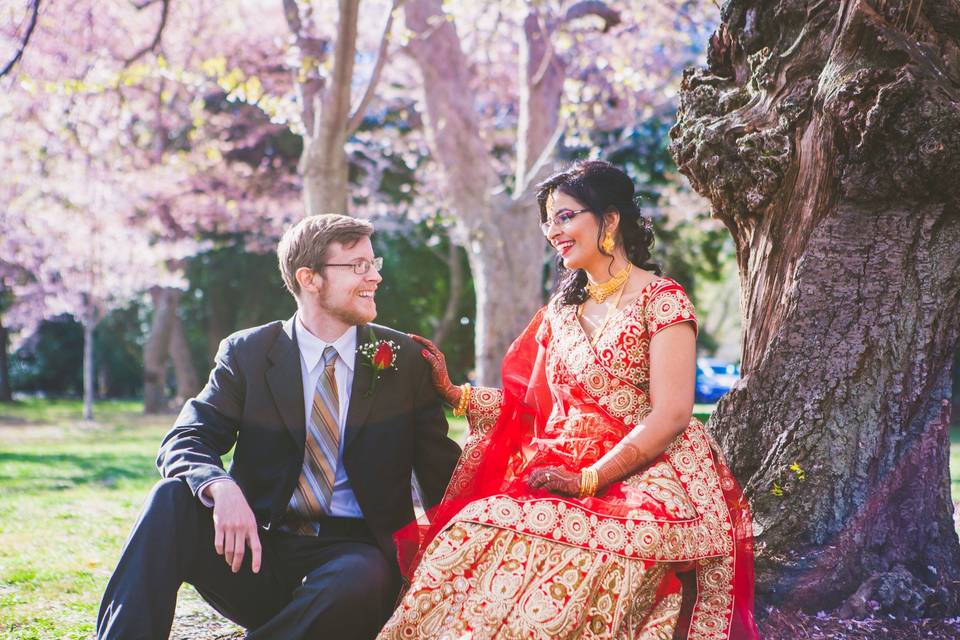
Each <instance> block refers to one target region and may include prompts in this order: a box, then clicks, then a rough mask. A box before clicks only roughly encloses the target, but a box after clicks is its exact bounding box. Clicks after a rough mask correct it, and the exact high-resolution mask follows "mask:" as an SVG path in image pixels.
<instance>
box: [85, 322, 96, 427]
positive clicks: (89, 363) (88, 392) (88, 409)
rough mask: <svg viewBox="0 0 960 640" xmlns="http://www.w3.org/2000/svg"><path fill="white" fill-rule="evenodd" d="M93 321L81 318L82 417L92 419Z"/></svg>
mask: <svg viewBox="0 0 960 640" xmlns="http://www.w3.org/2000/svg"><path fill="white" fill-rule="evenodd" d="M96 326H97V324H96V322H95V321H93V320H91V319H89V318H85V319H84V320H83V419H84V420H93V389H94V385H96V382H97V381H96V380H95V379H94V377H93V330H94V329H95V328H96Z"/></svg>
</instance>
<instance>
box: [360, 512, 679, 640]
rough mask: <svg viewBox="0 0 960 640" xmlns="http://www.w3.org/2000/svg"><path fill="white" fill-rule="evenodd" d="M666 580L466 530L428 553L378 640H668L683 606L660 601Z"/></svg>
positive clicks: (609, 559)
mask: <svg viewBox="0 0 960 640" xmlns="http://www.w3.org/2000/svg"><path fill="white" fill-rule="evenodd" d="M666 571H667V566H666V565H652V566H647V565H645V564H644V562H643V561H642V560H629V559H624V558H619V557H615V556H609V555H607V554H604V553H596V552H591V551H586V550H583V549H579V548H576V547H569V546H566V545H561V544H557V543H555V542H551V541H549V540H542V539H538V538H530V537H527V536H524V535H522V534H518V533H516V532H514V531H510V530H507V529H497V528H493V527H483V526H481V525H477V524H473V523H460V524H456V525H453V526H452V527H451V528H450V529H448V530H447V532H446V535H445V536H442V537H439V538H437V540H435V541H434V543H433V544H431V545H430V547H429V548H428V550H427V553H426V556H425V557H424V560H423V562H422V563H421V564H420V567H419V568H418V570H417V574H416V577H415V579H414V583H413V585H414V586H413V587H412V588H411V590H410V591H408V592H407V593H406V594H405V595H404V597H403V599H402V601H401V604H400V607H399V608H398V609H397V611H396V612H395V613H394V615H393V617H392V618H391V619H390V621H389V622H388V623H387V625H386V626H385V627H384V629H383V631H382V632H381V634H380V636H379V637H380V638H383V639H386V638H390V639H393V638H420V639H427V638H429V639H433V640H442V639H448V638H449V639H451V640H453V639H457V640H459V639H460V638H465V637H466V638H477V639H479V638H491V639H492V638H497V639H498V640H499V639H504V640H513V639H520V638H524V639H526V638H581V639H593V640H599V639H600V638H606V639H611V638H618V639H623V640H633V639H640V638H643V639H647V638H660V637H666V638H669V637H670V636H671V635H672V634H673V629H674V627H675V626H676V623H677V618H678V615H679V612H680V599H679V597H678V596H676V595H674V596H673V597H671V596H669V595H668V596H667V597H665V598H662V599H661V600H660V601H657V588H658V587H659V585H660V583H661V581H662V579H663V576H664V575H665V574H666ZM654 603H656V604H657V606H656V607H654ZM651 612H653V613H654V614H655V615H650V614H651Z"/></svg>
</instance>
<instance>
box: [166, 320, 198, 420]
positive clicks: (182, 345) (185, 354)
mask: <svg viewBox="0 0 960 640" xmlns="http://www.w3.org/2000/svg"><path fill="white" fill-rule="evenodd" d="M170 359H171V360H173V374H174V376H175V377H176V380H177V397H176V398H175V399H174V404H176V405H180V404H183V402H185V401H186V400H187V398H192V397H193V396H194V395H196V393H197V392H198V391H200V378H199V377H198V376H197V369H196V367H194V366H193V356H192V355H191V353H190V344H189V343H188V342H187V333H186V331H185V330H184V327H183V320H181V319H180V316H179V315H177V313H176V312H174V314H173V320H172V323H171V327H170Z"/></svg>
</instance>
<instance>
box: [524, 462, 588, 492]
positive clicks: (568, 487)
mask: <svg viewBox="0 0 960 640" xmlns="http://www.w3.org/2000/svg"><path fill="white" fill-rule="evenodd" d="M527 486H529V487H530V488H531V489H546V490H547V491H552V492H553V493H559V494H561V495H565V496H573V497H578V496H579V495H580V474H579V473H573V472H572V471H567V470H566V469H563V468H561V467H538V468H536V469H534V470H533V471H531V472H530V475H529V476H528V477H527Z"/></svg>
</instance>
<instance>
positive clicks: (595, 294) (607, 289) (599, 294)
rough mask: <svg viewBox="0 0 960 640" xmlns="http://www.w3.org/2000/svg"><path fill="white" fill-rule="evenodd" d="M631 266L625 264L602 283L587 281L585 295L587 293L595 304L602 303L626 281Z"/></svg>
mask: <svg viewBox="0 0 960 640" xmlns="http://www.w3.org/2000/svg"><path fill="white" fill-rule="evenodd" d="M632 268H633V264H629V265H627V267H626V268H625V269H623V271H621V272H620V273H618V274H616V275H615V276H613V277H612V278H610V279H609V280H607V281H606V282H604V283H603V284H591V283H589V282H588V283H587V295H589V296H590V297H591V298H592V299H593V301H594V302H596V303H597V304H603V301H604V300H606V299H607V298H609V297H610V296H612V295H613V294H614V293H616V292H617V290H618V289H620V287H622V286H623V285H624V284H625V283H626V282H627V278H629V277H630V270H631V269H632Z"/></svg>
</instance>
